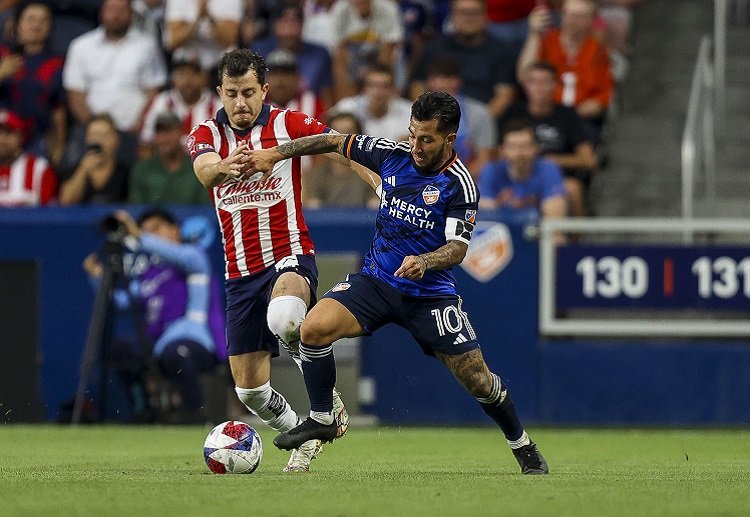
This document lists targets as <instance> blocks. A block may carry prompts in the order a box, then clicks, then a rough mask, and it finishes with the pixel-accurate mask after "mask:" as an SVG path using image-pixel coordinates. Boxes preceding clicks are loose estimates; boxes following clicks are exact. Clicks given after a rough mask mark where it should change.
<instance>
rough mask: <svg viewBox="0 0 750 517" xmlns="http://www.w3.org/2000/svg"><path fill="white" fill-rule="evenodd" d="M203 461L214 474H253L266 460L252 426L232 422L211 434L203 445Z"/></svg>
mask: <svg viewBox="0 0 750 517" xmlns="http://www.w3.org/2000/svg"><path fill="white" fill-rule="evenodd" d="M203 457H204V458H205V460H206V465H208V468H209V469H211V472H214V473H215V474H250V473H252V472H254V471H255V469H257V468H258V465H260V460H261V458H263V443H262V442H261V440H260V435H259V434H258V431H256V430H255V429H253V427H252V426H250V425H248V424H246V423H245V422H239V421H237V420H230V421H228V422H224V423H221V424H219V425H217V426H216V427H214V428H213V429H211V432H210V433H208V436H206V441H205V443H204V444H203Z"/></svg>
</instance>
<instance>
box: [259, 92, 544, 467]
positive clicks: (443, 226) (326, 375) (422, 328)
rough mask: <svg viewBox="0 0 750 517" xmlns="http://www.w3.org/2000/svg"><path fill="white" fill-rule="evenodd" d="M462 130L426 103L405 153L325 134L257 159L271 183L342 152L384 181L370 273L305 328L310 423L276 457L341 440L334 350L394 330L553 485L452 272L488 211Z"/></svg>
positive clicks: (449, 108) (352, 278)
mask: <svg viewBox="0 0 750 517" xmlns="http://www.w3.org/2000/svg"><path fill="white" fill-rule="evenodd" d="M460 119H461V110H460V108H459V105H458V102H457V101H456V100H455V99H454V98H453V97H452V96H450V95H449V94H447V93H445V92H428V93H425V94H422V95H420V96H419V98H417V100H416V101H415V102H414V104H413V105H412V110H411V121H410V124H409V141H408V142H400V143H397V142H392V141H390V140H386V139H383V138H374V137H371V136H366V135H339V134H331V133H327V134H321V135H315V136H310V137H305V138H299V139H296V140H292V141H291V142H288V143H285V144H283V145H280V146H277V147H275V148H272V149H264V150H258V151H250V152H249V155H250V160H249V161H250V165H251V167H252V169H253V170H254V171H255V172H257V171H262V172H264V174H269V173H271V174H272V171H273V166H274V164H275V163H277V162H279V161H281V160H284V159H287V158H289V157H292V156H301V155H305V154H318V153H325V152H338V153H340V154H342V155H344V156H345V157H346V158H349V159H350V160H352V161H354V162H357V163H360V164H362V165H364V166H365V167H368V168H369V169H371V170H373V171H379V174H380V177H381V179H382V194H381V201H380V209H379V211H378V216H377V220H376V223H375V226H376V230H375V237H374V238H373V241H372V244H371V246H370V250H369V252H368V253H367V256H366V257H365V260H364V266H363V268H362V270H361V271H360V272H359V273H356V274H352V275H349V276H348V277H347V279H346V281H344V282H341V283H339V284H337V285H336V286H334V287H333V288H332V289H331V290H330V291H329V292H328V293H326V294H325V296H324V297H323V298H322V299H321V300H320V302H318V304H317V305H316V306H315V307H314V308H313V309H312V310H311V311H310V313H309V314H308V315H307V318H305V320H304V322H303V323H302V328H301V343H300V353H301V355H302V368H303V371H304V376H305V385H306V387H307V392H308V395H309V397H310V409H311V411H310V418H308V419H307V420H305V421H304V422H303V423H301V424H300V425H298V426H297V427H295V428H293V429H291V430H289V431H287V432H285V433H281V434H280V435H278V436H277V437H276V439H275V440H274V444H275V445H276V446H277V447H279V448H281V449H287V450H289V449H293V448H295V447H298V446H299V445H300V444H302V443H303V442H305V441H307V440H311V439H320V440H323V441H331V440H333V439H335V438H337V427H336V423H335V421H334V417H333V414H332V407H333V400H332V390H333V385H334V383H335V381H336V365H335V362H334V358H333V349H332V348H333V347H332V343H333V342H334V341H336V340H338V339H340V338H343V337H353V336H361V335H364V334H370V333H372V332H374V331H375V330H377V329H378V328H380V327H381V326H383V325H385V324H387V323H395V324H397V325H400V326H402V327H404V328H405V329H407V330H408V331H409V332H410V333H411V335H412V336H413V337H414V339H415V340H416V341H417V343H419V345H420V346H421V347H422V350H423V351H424V352H425V353H426V354H427V355H430V356H434V357H436V358H437V359H439V360H440V361H442V362H443V364H445V365H446V366H447V367H448V369H449V370H450V371H451V373H453V375H454V377H455V378H456V379H457V380H458V381H459V382H460V383H461V385H462V386H463V387H464V388H465V389H466V390H467V391H468V392H469V393H471V394H472V395H473V396H474V397H475V398H476V399H477V401H478V402H479V404H480V406H481V407H482V409H483V410H484V412H485V413H487V415H489V416H490V417H491V418H492V419H493V420H494V421H495V422H496V423H497V425H498V426H499V427H500V428H501V429H502V431H503V433H504V434H505V438H506V440H507V441H508V444H509V445H510V447H511V449H512V451H513V454H514V455H515V457H516V460H517V461H518V464H519V465H520V467H521V472H522V473H524V474H547V472H548V468H547V463H546V462H545V460H544V458H543V457H542V455H541V453H540V452H539V449H538V448H537V446H536V444H535V443H534V442H533V441H531V439H530V438H529V436H528V435H527V434H526V431H524V429H523V426H522V425H521V422H520V421H519V419H518V416H517V415H516V410H515V407H514V406H513V402H512V400H511V398H510V394H509V393H508V389H507V387H506V386H505V385H504V384H503V382H502V380H501V379H500V377H499V376H497V375H496V374H494V373H492V372H491V371H490V369H489V368H488V367H487V365H486V363H485V362H484V359H483V357H482V352H481V350H480V348H479V343H478V342H477V339H476V335H475V333H474V329H473V328H472V326H471V323H470V322H469V318H468V316H467V314H466V313H465V312H464V311H463V309H462V308H461V298H460V297H459V296H458V295H457V294H456V288H455V279H454V277H453V274H452V272H451V268H452V267H453V266H455V265H457V264H460V263H461V261H462V260H463V258H464V256H465V255H466V250H467V248H468V245H469V240H470V239H471V234H472V231H473V229H474V222H475V217H476V213H477V203H478V200H479V195H478V193H477V188H476V185H475V184H474V182H473V181H472V178H471V174H469V171H468V170H467V169H466V167H465V166H464V165H463V164H462V163H461V161H460V160H459V159H458V157H457V156H456V153H455V151H454V150H453V144H454V142H455V140H456V132H457V131H458V125H459V122H460ZM248 173H249V174H252V173H253V172H250V171H249V172H248Z"/></svg>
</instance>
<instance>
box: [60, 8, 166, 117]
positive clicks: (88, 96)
mask: <svg viewBox="0 0 750 517" xmlns="http://www.w3.org/2000/svg"><path fill="white" fill-rule="evenodd" d="M100 20H101V24H100V26H99V27H97V28H96V29H94V30H93V31H89V32H87V33H85V34H83V35H81V36H79V37H77V38H76V39H74V40H73V41H72V42H71V44H70V48H69V49H68V55H67V58H66V60H65V66H64V68H63V86H64V87H65V90H66V91H67V95H68V106H69V108H70V111H71V113H72V114H73V116H74V117H75V119H76V121H77V122H78V123H79V124H80V125H82V126H85V125H86V124H88V122H89V121H90V120H91V118H92V117H93V115H95V114H100V113H108V114H109V115H110V116H111V117H112V118H113V120H114V121H115V124H116V125H117V128H118V129H119V130H120V131H125V132H132V131H135V130H136V129H137V128H138V126H139V124H140V121H141V115H142V113H143V109H144V108H145V107H146V105H147V104H148V103H149V102H150V101H151V99H153V98H154V96H155V95H156V93H157V91H158V90H159V88H160V87H161V86H163V85H164V84H165V83H166V81H167V74H166V69H165V66H164V61H163V59H162V54H161V49H160V48H159V46H158V45H157V42H156V41H155V40H154V38H153V37H151V36H149V35H147V34H145V33H142V32H141V31H139V30H137V29H135V28H131V23H132V20H133V11H132V9H131V7H130V2H129V1H128V0H105V1H104V3H103V4H102V8H101V11H100Z"/></svg>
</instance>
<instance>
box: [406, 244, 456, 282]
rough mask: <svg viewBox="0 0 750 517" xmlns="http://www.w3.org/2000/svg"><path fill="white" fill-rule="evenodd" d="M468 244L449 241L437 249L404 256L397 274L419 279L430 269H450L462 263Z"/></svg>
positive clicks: (410, 278)
mask: <svg viewBox="0 0 750 517" xmlns="http://www.w3.org/2000/svg"><path fill="white" fill-rule="evenodd" d="M468 247H469V246H468V245H467V244H465V243H463V242H461V241H448V243H446V244H445V245H444V246H441V247H439V248H438V249H436V250H435V251H431V252H429V253H423V254H421V255H409V256H407V257H404V261H403V262H402V263H401V267H399V268H398V269H397V270H396V272H395V275H396V276H398V277H402V278H408V279H409V280H419V279H420V278H422V277H423V276H424V274H425V272H426V271H427V270H428V269H448V268H449V267H453V266H455V265H457V264H460V263H461V262H462V261H463V259H464V257H465V256H466V250H467V249H468Z"/></svg>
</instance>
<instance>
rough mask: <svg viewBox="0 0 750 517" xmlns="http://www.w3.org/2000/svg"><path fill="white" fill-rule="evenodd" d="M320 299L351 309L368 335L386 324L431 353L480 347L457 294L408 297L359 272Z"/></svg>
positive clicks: (461, 352)
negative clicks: (394, 327) (403, 329)
mask: <svg viewBox="0 0 750 517" xmlns="http://www.w3.org/2000/svg"><path fill="white" fill-rule="evenodd" d="M323 298H332V299H334V300H336V301H337V302H339V303H341V304H342V305H343V306H344V307H346V308H347V309H348V310H349V312H351V313H352V314H353V315H354V317H355V318H357V321H359V324H360V325H362V327H363V328H364V329H365V332H366V333H367V334H372V333H373V332H375V331H376V330H377V329H379V328H380V327H382V326H383V325H386V324H387V323H395V324H396V325H399V326H401V327H403V328H405V329H406V330H408V331H409V333H410V334H411V335H412V337H414V339H415V340H416V341H417V343H419V346H420V347H422V351H423V352H424V353H425V354H427V355H430V356H434V355H435V352H440V353H443V354H446V355H459V354H463V353H465V352H469V351H471V350H474V349H476V348H479V343H477V337H476V334H475V333H474V328H473V327H472V326H471V323H470V322H469V317H468V315H467V314H466V313H465V312H464V311H463V310H462V309H461V297H460V296H458V295H455V294H453V295H442V296H409V295H406V294H403V293H402V292H401V291H399V290H398V289H396V288H395V287H392V286H390V285H388V284H387V283H385V282H383V281H382V280H378V279H377V278H373V277H371V276H368V275H363V274H361V273H354V274H351V275H349V276H347V277H346V280H345V281H344V282H339V283H338V284H336V285H335V286H333V287H332V288H331V290H330V291H328V292H327V293H326V294H325V295H323Z"/></svg>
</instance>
